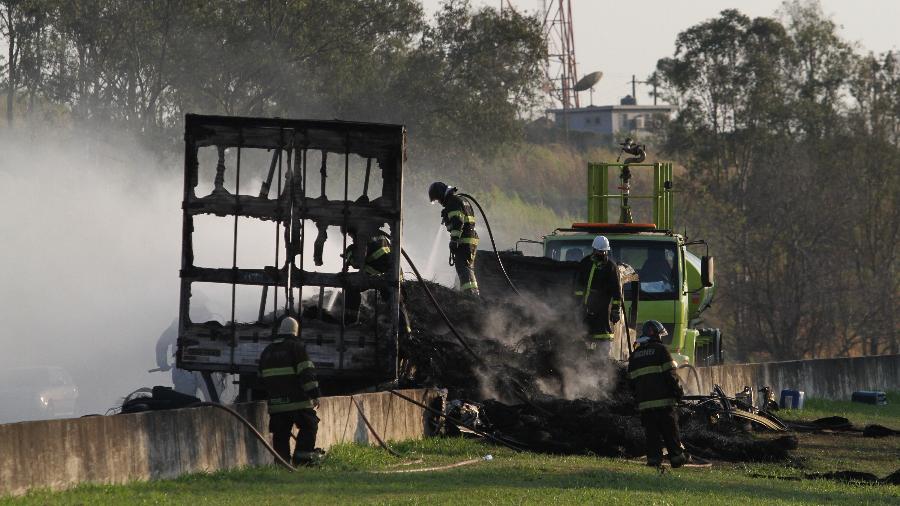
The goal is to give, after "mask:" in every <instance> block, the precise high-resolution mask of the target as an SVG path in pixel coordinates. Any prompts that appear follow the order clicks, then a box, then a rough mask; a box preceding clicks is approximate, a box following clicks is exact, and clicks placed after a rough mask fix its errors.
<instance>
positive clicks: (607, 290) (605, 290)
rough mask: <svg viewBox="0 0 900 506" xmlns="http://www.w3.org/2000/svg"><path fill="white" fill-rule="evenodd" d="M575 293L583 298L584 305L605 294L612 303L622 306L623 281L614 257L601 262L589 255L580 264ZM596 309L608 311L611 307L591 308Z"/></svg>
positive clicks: (603, 311) (582, 303)
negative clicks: (620, 279)
mask: <svg viewBox="0 0 900 506" xmlns="http://www.w3.org/2000/svg"><path fill="white" fill-rule="evenodd" d="M574 294H575V296H576V297H578V298H579V299H581V305H582V306H589V305H591V304H592V303H594V301H595V299H597V300H600V299H604V297H600V296H601V295H605V296H606V297H609V300H610V303H612V304H616V305H618V306H620V307H621V305H622V283H621V282H620V281H619V267H618V265H617V264H616V262H615V261H614V260H613V259H611V258H610V259H608V260H607V261H605V262H599V261H597V260H595V259H594V257H593V256H588V257H586V258H585V259H583V260H582V261H581V263H580V264H579V266H578V273H577V275H576V276H575V289H574ZM591 309H593V310H594V311H598V310H599V312H602V313H606V312H608V310H609V308H591Z"/></svg>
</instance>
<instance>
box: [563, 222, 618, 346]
mask: <svg viewBox="0 0 900 506" xmlns="http://www.w3.org/2000/svg"><path fill="white" fill-rule="evenodd" d="M591 248H592V249H593V251H592V252H591V255H590V256H588V257H585V258H584V259H583V260H582V261H581V263H580V264H579V266H578V273H577V274H576V276H575V290H574V292H575V298H576V300H577V303H578V305H579V307H580V308H581V313H582V317H583V318H584V322H585V324H586V325H587V328H588V333H587V345H588V348H589V349H592V350H597V353H598V354H600V356H603V357H608V356H609V354H610V351H611V350H612V343H613V337H614V331H613V329H614V327H615V324H616V323H618V321H619V319H620V318H621V314H622V313H621V310H622V300H623V297H622V282H621V280H620V279H619V267H618V265H616V262H615V260H613V259H612V258H610V256H609V240H608V239H607V238H606V237H604V236H602V235H598V236H597V237H595V238H594V241H593V243H592V244H591Z"/></svg>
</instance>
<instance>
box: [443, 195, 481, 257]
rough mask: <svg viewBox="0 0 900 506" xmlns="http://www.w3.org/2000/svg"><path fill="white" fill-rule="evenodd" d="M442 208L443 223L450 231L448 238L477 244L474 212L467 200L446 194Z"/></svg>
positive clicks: (461, 242) (462, 242)
mask: <svg viewBox="0 0 900 506" xmlns="http://www.w3.org/2000/svg"><path fill="white" fill-rule="evenodd" d="M442 203H443V205H444V210H443V211H442V212H441V216H442V218H443V222H444V225H446V226H447V231H448V232H450V239H451V240H452V241H453V242H456V243H459V244H474V245H476V246H477V245H478V234H477V233H475V212H474V211H472V204H470V203H469V201H467V200H465V199H463V198H461V197H458V196H456V195H448V196H447V197H445V198H444V200H443V202H442Z"/></svg>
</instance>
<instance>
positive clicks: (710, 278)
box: [700, 256, 716, 288]
mask: <svg viewBox="0 0 900 506" xmlns="http://www.w3.org/2000/svg"><path fill="white" fill-rule="evenodd" d="M713 260H714V259H713V257H707V256H705V257H701V258H700V283H702V284H703V287H704V288H710V287H712V286H713V283H714V282H715V277H716V264H715V262H714V261H713Z"/></svg>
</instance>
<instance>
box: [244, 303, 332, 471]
mask: <svg viewBox="0 0 900 506" xmlns="http://www.w3.org/2000/svg"><path fill="white" fill-rule="evenodd" d="M299 331H300V325H299V324H298V323H297V320H295V319H294V318H292V317H290V316H289V317H287V318H285V319H284V320H282V321H281V325H280V326H279V327H278V335H277V336H276V338H275V340H274V341H272V344H270V345H268V346H266V349H265V350H263V352H262V355H260V357H259V378H260V380H261V382H262V387H263V389H265V390H266V392H267V393H268V396H269V415H270V417H269V432H271V433H272V446H274V447H275V451H276V452H278V455H280V456H281V457H282V458H283V459H284V460H287V461H289V462H291V463H292V464H294V465H310V464H314V463H316V461H317V459H318V456H319V454H318V452H316V450H315V448H316V432H317V431H318V429H319V417H318V416H316V411H315V408H317V407H319V382H318V381H316V369H315V366H314V365H313V363H312V361H311V360H310V359H309V355H308V354H307V353H306V347H305V346H304V345H303V341H301V340H300V339H299V338H298V337H297V334H298V333H299ZM294 425H296V426H297V429H299V433H298V434H297V442H296V446H295V447H294V456H293V458H291V450H290V440H291V431H292V430H293V428H294Z"/></svg>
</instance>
